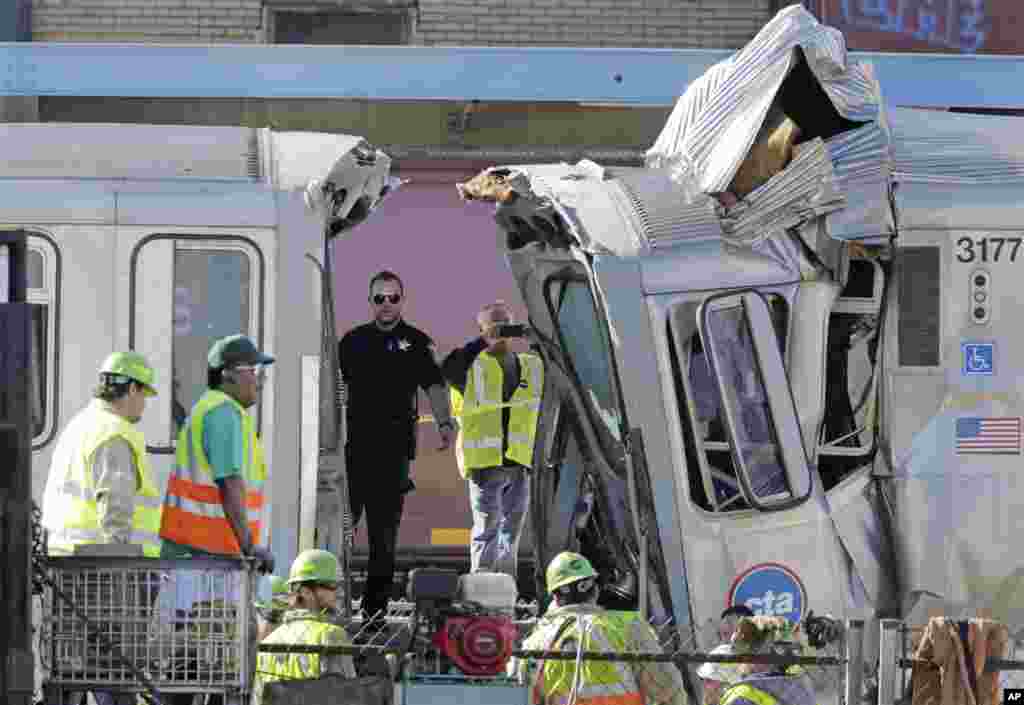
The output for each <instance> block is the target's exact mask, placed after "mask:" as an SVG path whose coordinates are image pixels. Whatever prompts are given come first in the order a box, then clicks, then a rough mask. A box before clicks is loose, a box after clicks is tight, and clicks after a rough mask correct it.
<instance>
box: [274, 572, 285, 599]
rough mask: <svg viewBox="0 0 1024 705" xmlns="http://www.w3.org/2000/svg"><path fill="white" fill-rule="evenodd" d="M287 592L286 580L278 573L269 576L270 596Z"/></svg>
mask: <svg viewBox="0 0 1024 705" xmlns="http://www.w3.org/2000/svg"><path fill="white" fill-rule="evenodd" d="M287 592H288V581H287V580H285V579H284V578H282V577H281V576H280V575H271V576H270V594H271V596H272V597H278V596H279V595H283V594H285V593H287Z"/></svg>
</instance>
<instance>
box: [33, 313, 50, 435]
mask: <svg viewBox="0 0 1024 705" xmlns="http://www.w3.org/2000/svg"><path fill="white" fill-rule="evenodd" d="M48 324H49V306H47V305H46V304H32V369H33V370H34V371H35V374H34V375H32V377H31V382H30V385H31V388H30V392H29V394H30V395H31V402H30V406H31V411H32V437H33V438H38V437H39V436H41V435H42V434H43V432H44V431H45V430H46V384H47V364H46V361H47V360H49V359H50V350H49V348H50V346H49V344H48V343H49V341H48V338H49V325H48Z"/></svg>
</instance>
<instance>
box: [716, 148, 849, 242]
mask: <svg viewBox="0 0 1024 705" xmlns="http://www.w3.org/2000/svg"><path fill="white" fill-rule="evenodd" d="M845 204H846V200H845V199H844V198H843V195H842V193H841V192H840V191H839V190H838V189H837V187H836V178H835V174H834V172H833V169H832V162H831V160H830V159H829V152H828V149H826V147H825V142H824V141H822V140H820V139H814V140H811V141H810V142H805V143H804V144H802V145H800V146H799V147H797V149H796V154H795V156H794V158H793V161H792V162H791V163H790V164H789V166H788V167H786V169H784V170H783V171H782V172H780V173H779V174H776V175H775V176H774V177H772V178H771V179H769V180H768V182H767V183H765V184H764V185H762V186H761V187H760V188H758V189H757V190H755V191H754V192H753V193H751V194H749V195H748V196H747V197H746V198H745V199H743V200H742V201H740V202H739V203H738V204H736V205H735V206H733V207H732V208H729V209H728V210H726V209H724V208H722V207H721V206H720V207H719V209H718V214H719V217H720V218H721V222H722V237H724V238H725V239H726V241H728V242H729V243H730V244H733V245H736V246H740V247H744V246H745V247H754V246H756V245H758V244H760V243H761V242H762V241H764V240H765V239H766V238H767V237H768V236H769V235H771V234H773V233H776V232H779V231H783V230H786V229H788V228H792V227H796V226H797V225H799V224H800V223H803V222H805V221H807V220H810V219H811V218H814V217H817V216H819V215H824V214H825V213H830V212H832V211H834V210H836V209H837V208H842V207H843V206H844V205H845Z"/></svg>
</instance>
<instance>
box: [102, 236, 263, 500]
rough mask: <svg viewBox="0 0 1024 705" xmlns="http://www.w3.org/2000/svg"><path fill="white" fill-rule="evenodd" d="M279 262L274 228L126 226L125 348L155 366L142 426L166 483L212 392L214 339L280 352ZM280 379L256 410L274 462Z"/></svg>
mask: <svg viewBox="0 0 1024 705" xmlns="http://www.w3.org/2000/svg"><path fill="white" fill-rule="evenodd" d="M273 258H274V242H273V232H272V231H269V230H258V229H251V228H238V229H231V230H227V229H221V228H209V227H198V226H197V227H187V228H182V227H164V228H153V227H145V226H141V227H140V226H119V227H118V231H117V253H116V260H117V265H116V270H117V297H116V311H117V313H116V319H117V322H118V325H117V326H116V331H117V345H118V346H119V347H125V348H131V349H134V350H137V351H139V352H141V353H143V354H144V355H146V356H147V358H148V359H149V360H150V362H151V363H152V364H153V365H154V366H155V367H156V370H157V385H156V386H157V391H158V396H157V397H156V398H155V399H154V400H153V401H151V402H150V405H149V406H148V407H147V410H146V413H145V415H144V417H143V419H142V421H141V422H140V425H141V427H142V429H143V431H144V433H145V435H146V442H147V446H148V449H149V452H150V454H151V458H150V459H151V462H152V464H153V467H154V472H155V474H156V476H157V477H156V481H157V483H158V486H159V487H163V486H165V484H166V481H167V477H168V475H169V473H170V470H171V464H172V462H173V459H174V449H175V446H176V443H177V436H178V432H179V431H180V429H181V427H182V425H183V424H184V422H185V419H186V417H187V415H188V413H189V410H190V409H191V407H192V405H193V404H194V403H195V402H196V400H198V398H199V397H200V396H201V395H202V393H203V391H204V390H205V389H206V384H207V373H206V370H207V364H206V356H207V352H208V350H209V348H210V345H211V344H212V343H213V341H215V340H216V339H218V338H220V337H223V336H226V335H232V334H235V333H243V334H245V335H248V336H250V337H252V338H253V340H255V341H256V343H257V344H258V345H260V346H261V347H262V349H264V350H266V351H267V352H268V353H269V354H273V349H274V339H273V335H272V331H273V330H274V329H273V320H274V312H273V301H274V299H273V295H272V291H271V289H272V283H273V272H274V261H273ZM276 383H277V382H276V380H275V376H274V373H273V367H271V368H270V371H269V374H268V376H267V378H266V380H265V382H264V387H263V391H262V394H261V398H260V400H259V401H258V402H257V404H256V406H255V407H254V408H253V409H250V413H252V414H254V416H255V419H256V422H257V429H258V432H259V433H260V436H261V438H262V439H263V442H264V446H265V450H266V455H267V463H268V466H269V467H273V460H272V453H273V448H272V440H273V434H271V433H270V432H269V431H270V426H271V424H272V419H273V408H274V386H275V384H276ZM268 516H269V515H268Z"/></svg>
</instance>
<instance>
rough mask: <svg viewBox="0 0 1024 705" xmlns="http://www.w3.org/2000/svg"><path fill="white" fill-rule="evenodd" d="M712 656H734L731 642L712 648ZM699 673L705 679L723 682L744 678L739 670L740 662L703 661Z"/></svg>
mask: <svg viewBox="0 0 1024 705" xmlns="http://www.w3.org/2000/svg"><path fill="white" fill-rule="evenodd" d="M711 655H712V656H732V655H733V650H732V646H731V645H730V644H722V645H721V646H716V647H715V648H714V649H712V650H711ZM697 675H698V676H700V677H701V678H703V679H704V680H711V681H719V682H721V683H726V684H730V683H735V682H736V681H738V680H740V679H742V678H743V675H742V674H741V673H740V672H739V664H738V663H702V664H701V666H700V668H698V669H697Z"/></svg>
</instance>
